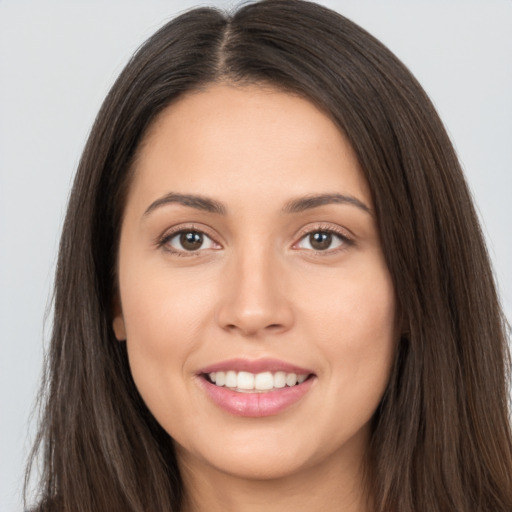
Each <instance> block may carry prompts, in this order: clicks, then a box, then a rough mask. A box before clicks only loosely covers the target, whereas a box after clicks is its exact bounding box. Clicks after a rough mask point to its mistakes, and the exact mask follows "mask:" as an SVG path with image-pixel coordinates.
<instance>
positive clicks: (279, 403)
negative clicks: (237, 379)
mask: <svg viewBox="0 0 512 512" xmlns="http://www.w3.org/2000/svg"><path fill="white" fill-rule="evenodd" d="M198 378H199V382H200V384H201V386H202V388H203V389H204V390H205V391H206V393H207V394H208V396H209V397H210V398H211V399H212V400H213V402H214V403H215V404H216V405H218V406H219V407H220V408H221V409H224V410H225V411H227V412H229V413H231V414H233V415H235V416H247V417H252V418H256V417H261V416H274V415H276V414H279V413H280V412H282V411H284V410H285V409H287V408H288V407H290V406H291V405H293V404H295V403H297V402H298V401H299V400H300V399H301V398H302V397H303V396H304V395H305V394H306V393H307V392H308V391H309V390H310V389H311V385H312V384H313V380H315V379H314V377H310V378H309V379H307V380H305V381H304V382H303V383H302V384H298V385H296V386H290V387H285V388H281V389H274V390H272V391H268V392H263V393H262V392H259V393H239V392H237V391H233V390H231V389H229V388H226V387H221V386H216V385H215V384H212V383H211V382H208V381H207V380H206V379H205V378H204V377H202V376H199V377H198Z"/></svg>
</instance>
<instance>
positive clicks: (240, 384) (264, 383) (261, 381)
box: [202, 370, 313, 393]
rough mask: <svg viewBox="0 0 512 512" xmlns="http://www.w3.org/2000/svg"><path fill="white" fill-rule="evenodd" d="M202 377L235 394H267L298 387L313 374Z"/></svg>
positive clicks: (237, 373) (212, 374)
mask: <svg viewBox="0 0 512 512" xmlns="http://www.w3.org/2000/svg"><path fill="white" fill-rule="evenodd" d="M202 376H203V378H205V379H206V380H207V381H208V382H210V383H211V384H214V385H215V386H217V387H226V388H228V389H230V390H232V391H236V392H237V393H268V392H271V391H277V390H279V389H283V388H286V387H289V388H290V387H293V386H298V385H300V384H302V383H303V382H304V381H306V380H307V379H309V378H312V377H313V374H312V373H309V374H308V373H301V374H297V373H295V372H288V373H287V372H284V371H277V372H270V371H266V372H260V373H251V372H246V371H234V370H228V371H218V372H210V373H207V374H202Z"/></svg>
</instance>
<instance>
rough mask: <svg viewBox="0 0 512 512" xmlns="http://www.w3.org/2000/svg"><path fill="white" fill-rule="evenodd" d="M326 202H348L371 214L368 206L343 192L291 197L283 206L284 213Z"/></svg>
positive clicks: (317, 205)
mask: <svg viewBox="0 0 512 512" xmlns="http://www.w3.org/2000/svg"><path fill="white" fill-rule="evenodd" d="M326 204H348V205H351V206H355V207H357V208H359V209H360V210H363V211H364V212H366V213H369V214H370V215H371V214H372V210H371V208H370V207H369V206H367V205H366V204H364V203H363V202H362V201H360V200H359V199H357V198H356V197H354V196H347V195H344V194H315V195H310V196H305V197H299V198H298V199H292V200H291V201H289V202H288V203H286V205H285V207H284V208H283V212H284V213H298V212H303V211H305V210H310V209H312V208H318V207H320V206H324V205H326Z"/></svg>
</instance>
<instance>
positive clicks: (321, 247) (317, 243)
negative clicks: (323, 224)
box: [309, 231, 332, 251]
mask: <svg viewBox="0 0 512 512" xmlns="http://www.w3.org/2000/svg"><path fill="white" fill-rule="evenodd" d="M309 244H310V245H311V247H312V248H313V249H314V250H315V251H325V250H326V249H329V248H330V247H331V244H332V233H327V232H325V231H316V232H315V233H311V234H310V235H309Z"/></svg>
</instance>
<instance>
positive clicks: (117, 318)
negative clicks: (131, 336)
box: [112, 297, 126, 341]
mask: <svg viewBox="0 0 512 512" xmlns="http://www.w3.org/2000/svg"><path fill="white" fill-rule="evenodd" d="M113 309H114V318H113V320H112V328H113V329H114V334H115V336H116V338H117V341H126V328H125V325H124V316H123V309H122V308H121V302H120V300H119V297H116V299H115V300H114V308H113Z"/></svg>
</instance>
